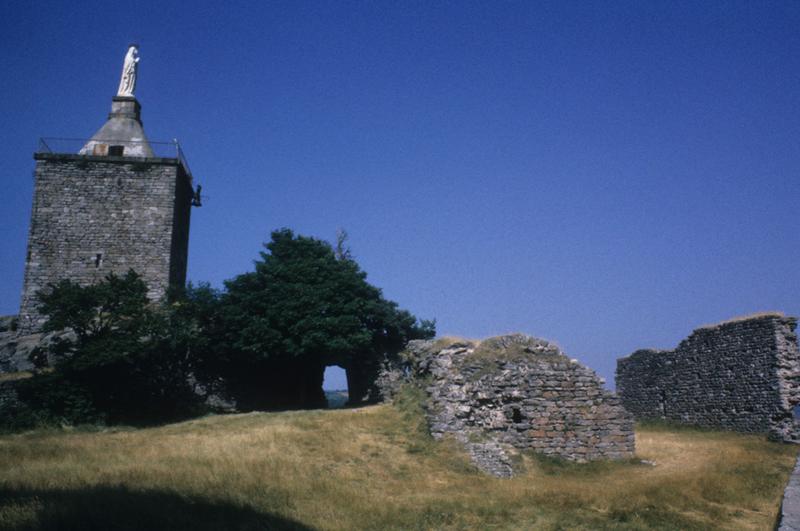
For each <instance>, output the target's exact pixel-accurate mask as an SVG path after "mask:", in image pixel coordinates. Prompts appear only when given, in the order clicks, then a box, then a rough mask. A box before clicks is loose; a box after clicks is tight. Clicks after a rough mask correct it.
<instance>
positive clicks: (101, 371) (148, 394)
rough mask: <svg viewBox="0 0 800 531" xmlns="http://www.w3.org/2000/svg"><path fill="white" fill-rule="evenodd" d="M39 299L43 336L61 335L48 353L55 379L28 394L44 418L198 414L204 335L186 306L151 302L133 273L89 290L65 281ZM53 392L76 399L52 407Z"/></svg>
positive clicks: (41, 381)
mask: <svg viewBox="0 0 800 531" xmlns="http://www.w3.org/2000/svg"><path fill="white" fill-rule="evenodd" d="M39 300H40V306H39V309H40V311H41V312H42V313H43V314H44V315H46V316H47V321H46V323H45V325H44V327H43V329H44V331H46V332H47V331H57V332H61V334H60V335H59V339H57V340H55V341H54V342H53V343H52V344H51V345H50V346H49V347H48V348H47V352H45V353H44V354H46V357H47V358H49V359H51V360H52V361H53V367H52V369H53V370H52V372H50V373H48V374H45V375H41V376H40V377H38V378H34V379H33V380H32V381H31V382H30V385H28V386H27V387H28V388H27V389H23V393H22V394H23V395H25V397H26V399H27V400H28V401H30V402H31V403H33V404H34V406H36V407H37V408H38V409H39V410H41V411H43V413H44V414H47V413H49V414H50V415H51V416H52V417H54V418H57V419H63V420H67V421H70V422H91V421H107V422H111V423H116V422H129V423H147V422H153V421H163V420H169V419H174V418H179V417H182V416H185V415H187V414H189V413H192V412H195V411H197V409H198V407H199V404H198V402H199V399H198V397H197V396H196V395H195V393H193V390H192V386H191V383H190V382H191V378H190V376H191V374H192V370H193V366H194V364H195V360H194V358H193V352H192V347H193V345H194V344H196V343H198V342H199V339H198V337H199V334H198V331H197V326H196V324H195V322H194V320H193V318H192V316H191V315H189V314H188V313H187V312H186V311H185V310H184V308H183V306H182V305H181V303H180V302H173V303H171V304H154V303H151V302H150V301H149V300H148V298H147V286H146V285H145V283H144V281H142V279H141V278H140V277H139V275H138V274H136V273H135V272H134V271H129V272H128V273H127V274H125V275H123V276H118V275H115V274H113V273H112V274H109V275H108V276H107V277H105V278H104V279H103V280H102V281H100V282H98V283H97V284H94V285H90V286H80V285H78V284H76V283H74V282H72V281H70V280H63V281H61V282H59V283H58V284H55V285H50V286H49V288H48V289H46V290H43V291H41V292H40V293H39ZM38 354H39V355H37V356H36V357H37V358H38V359H39V360H41V359H42V358H44V356H42V355H41V354H42V353H38ZM47 389H50V391H49V392H40V391H45V390H47ZM53 389H62V390H63V392H62V394H63V393H67V394H68V395H69V399H60V400H59V401H57V402H53V401H52V400H49V398H48V397H49V396H50V395H52V390H53ZM62 406H63V407H62Z"/></svg>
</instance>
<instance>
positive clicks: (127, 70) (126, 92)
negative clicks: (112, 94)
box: [117, 44, 139, 98]
mask: <svg viewBox="0 0 800 531" xmlns="http://www.w3.org/2000/svg"><path fill="white" fill-rule="evenodd" d="M138 63H139V46H138V45H136V44H131V45H130V46H129V47H128V53H126V54H125V63H124V64H123V65H122V78H120V80H119V89H117V96H123V97H129V98H132V97H133V90H134V89H135V88H136V70H137V68H138V66H137V65H138Z"/></svg>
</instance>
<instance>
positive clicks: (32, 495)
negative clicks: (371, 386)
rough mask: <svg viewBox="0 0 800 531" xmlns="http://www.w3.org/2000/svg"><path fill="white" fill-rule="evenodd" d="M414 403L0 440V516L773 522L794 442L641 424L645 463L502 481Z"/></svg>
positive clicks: (141, 524)
mask: <svg viewBox="0 0 800 531" xmlns="http://www.w3.org/2000/svg"><path fill="white" fill-rule="evenodd" d="M420 420H421V416H420V415H419V412H418V411H417V410H416V407H415V406H414V401H413V400H405V401H402V400H401V402H400V404H399V405H397V406H389V405H381V406H374V407H367V408H362V409H344V410H336V411H304V412H287V413H253V414H243V415H229V416H212V417H206V418H202V419H199V420H194V421H190V422H183V423H179V424H172V425H167V426H163V427H157V428H150V429H141V430H134V429H108V430H103V431H80V430H74V431H64V430H53V431H36V432H30V433H27V434H21V435H6V436H2V437H0V529H9V530H10V529H14V530H19V529H82V530H91V529H192V530H201V529H209V530H211V529H326V530H340V529H341V530H345V529H348V530H352V529H479V528H481V529H563V528H569V529H581V528H583V529H604V528H605V529H641V528H671V529H675V528H682V529H702V528H712V527H713V528H720V527H724V528H727V529H771V526H772V525H773V524H774V521H775V517H776V515H777V512H778V507H779V504H780V498H781V493H782V489H783V486H784V485H785V483H786V481H787V480H788V477H789V473H790V471H791V469H792V466H793V464H794V457H795V454H796V447H794V446H789V445H782V444H776V443H769V442H767V441H765V440H764V439H763V438H760V437H756V436H745V435H736V434H729V433H718V432H702V431H695V430H686V429H677V430H676V429H670V428H665V427H640V428H639V429H638V431H637V441H636V442H637V455H638V457H639V458H642V459H648V460H653V461H656V463H657V465H656V466H650V465H647V464H641V463H638V462H626V463H593V464H590V465H574V464H566V463H563V462H558V461H548V460H542V459H539V458H535V457H532V456H521V457H520V465H521V466H523V467H524V472H523V473H522V474H520V475H519V476H518V477H515V478H513V479H496V478H491V477H487V476H485V475H483V474H480V473H478V472H477V471H476V470H475V469H474V468H473V467H472V466H471V465H470V464H469V462H468V460H467V459H466V457H465V456H464V455H463V454H462V452H460V451H459V450H458V448H457V447H456V446H455V445H453V444H448V443H447V442H445V443H436V442H433V441H432V440H431V439H430V438H429V437H427V436H426V435H425V433H424V429H422V426H421V425H420Z"/></svg>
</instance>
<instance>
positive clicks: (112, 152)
mask: <svg viewBox="0 0 800 531" xmlns="http://www.w3.org/2000/svg"><path fill="white" fill-rule="evenodd" d="M124 152H125V146H108V156H109V157H121V156H122V154H123V153H124Z"/></svg>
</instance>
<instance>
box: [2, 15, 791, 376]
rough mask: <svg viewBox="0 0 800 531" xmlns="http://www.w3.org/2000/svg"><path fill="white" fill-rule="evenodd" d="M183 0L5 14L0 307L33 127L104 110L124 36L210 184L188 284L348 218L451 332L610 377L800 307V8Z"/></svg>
mask: <svg viewBox="0 0 800 531" xmlns="http://www.w3.org/2000/svg"><path fill="white" fill-rule="evenodd" d="M188 5H190V4H184V5H179V4H178V3H174V4H171V3H167V2H146V1H142V2H135V3H129V2H112V3H107V2H103V3H100V2H98V3H83V2H53V3H48V2H38V3H33V2H7V3H5V4H3V6H2V7H0V51H2V53H0V94H2V98H0V120H1V122H2V124H3V129H2V130H3V133H2V142H0V160H2V161H3V172H2V173H3V178H2V181H1V183H2V184H1V185H0V198H1V199H0V201H1V202H0V204H1V205H2V208H0V239H1V241H2V245H0V278H2V282H0V314H11V313H15V312H16V311H17V309H18V304H19V293H20V290H21V286H22V274H23V267H24V258H25V245H26V238H27V228H28V221H29V216H30V205H31V197H32V184H33V182H32V178H31V175H32V170H33V167H34V162H33V160H32V153H33V151H34V149H35V147H36V142H37V139H38V138H39V137H40V136H52V137H88V136H90V135H91V134H92V133H94V132H95V131H96V130H97V129H98V128H99V127H100V126H101V125H102V123H103V122H104V120H105V117H106V115H107V113H108V111H109V107H110V100H111V96H113V94H114V91H115V90H116V87H117V83H118V79H119V71H120V68H121V65H122V59H123V57H124V54H125V49H126V45H127V44H128V43H129V42H131V41H137V42H138V43H139V44H140V45H141V49H140V53H141V58H142V59H141V63H140V71H139V74H140V75H139V83H138V86H137V90H136V94H137V97H138V98H139V101H140V102H141V104H142V107H143V111H142V112H143V114H142V117H143V121H144V125H145V130H146V131H147V134H148V136H149V137H150V138H151V139H153V140H169V139H171V138H178V139H179V140H180V141H181V143H182V145H183V148H184V151H185V152H186V154H187V156H188V158H189V162H190V164H191V167H192V170H193V172H194V174H195V177H196V179H197V180H198V181H199V182H200V183H201V184H202V185H203V190H204V192H205V193H206V194H207V195H208V199H207V201H206V203H205V205H204V206H203V207H202V208H200V209H194V211H193V218H192V229H191V243H190V256H189V277H190V279H191V280H193V281H210V282H211V283H212V284H214V285H221V282H222V280H223V279H226V278H230V277H232V276H234V275H236V274H238V273H241V272H244V271H247V270H249V269H250V268H251V267H252V261H253V259H254V258H256V257H257V254H258V252H259V250H260V248H261V244H262V242H264V241H266V240H267V239H268V235H269V232H270V231H271V230H273V229H276V228H279V227H284V226H286V227H290V228H292V229H294V230H295V231H297V232H300V233H302V234H307V235H313V236H316V237H319V238H324V239H329V240H331V239H333V238H334V236H335V233H336V230H337V228H340V227H343V228H345V229H346V230H347V231H348V232H349V234H350V244H351V247H352V250H353V252H354V254H355V256H356V258H357V260H358V262H359V263H360V264H361V266H362V267H363V268H364V269H365V270H366V271H367V272H368V274H369V280H370V281H371V282H372V283H374V284H375V285H377V286H379V287H381V288H383V290H384V293H385V295H386V296H387V297H389V298H390V299H393V300H396V301H398V302H399V303H400V304H401V306H403V307H405V308H407V309H409V310H411V311H412V312H413V313H415V314H416V315H418V316H420V317H424V318H436V319H437V322H438V328H439V331H440V332H441V333H442V334H454V335H462V336H469V337H484V336H489V335H495V334H499V333H504V332H511V331H522V332H526V333H530V334H534V335H537V336H541V337H545V338H548V339H552V340H554V341H556V342H557V343H558V344H559V345H561V346H562V347H563V348H564V349H565V350H566V351H567V353H568V354H569V355H570V356H572V357H576V358H578V359H579V360H581V361H582V362H584V363H586V364H587V365H589V366H591V367H592V368H594V369H596V370H597V371H598V372H599V373H600V374H601V375H602V376H604V377H606V378H607V379H608V380H609V383H611V381H612V380H613V370H614V364H615V359H616V358H617V357H620V356H623V355H627V354H629V353H630V352H632V351H633V350H635V349H636V348H639V347H661V348H670V347H673V346H674V345H675V344H677V342H678V341H679V340H680V339H682V338H683V337H685V336H686V335H687V334H688V333H689V332H691V330H692V329H693V328H695V327H697V326H699V325H702V324H706V323H710V322H715V321H719V320H722V319H726V318H729V317H732V316H736V315H741V314H746V313H750V312H754V311H762V310H781V311H784V312H786V313H788V314H793V315H797V314H800V272H799V271H800V270H799V269H798V264H800V246H798V238H797V236H798V230H797V229H798V207H800V179H799V178H798V177H800V176H799V175H798V173H799V172H798V170H800V156H799V155H798V153H799V151H798V139H800V3H797V2H693V3H690V2H641V1H636V2H614V3H611V2H552V3H534V2H484V3H474V2H224V3H223V2H209V3H202V2H194V3H192V4H191V6H192V7H191V8H187V7H185V6H188ZM334 386H337V385H334Z"/></svg>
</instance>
